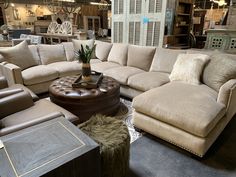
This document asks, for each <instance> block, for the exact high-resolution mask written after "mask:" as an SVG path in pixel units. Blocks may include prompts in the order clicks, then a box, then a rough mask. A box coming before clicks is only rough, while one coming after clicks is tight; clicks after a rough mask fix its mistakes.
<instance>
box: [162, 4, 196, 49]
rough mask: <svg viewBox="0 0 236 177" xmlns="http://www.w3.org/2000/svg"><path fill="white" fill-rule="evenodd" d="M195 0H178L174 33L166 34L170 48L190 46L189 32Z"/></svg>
mask: <svg viewBox="0 0 236 177" xmlns="http://www.w3.org/2000/svg"><path fill="white" fill-rule="evenodd" d="M192 12H193V0H177V1H176V6H175V17H174V24H173V34H172V35H168V36H165V38H166V39H165V41H166V44H167V45H168V47H169V48H189V47H190V46H189V34H190V27H191V23H192V22H191V21H192Z"/></svg>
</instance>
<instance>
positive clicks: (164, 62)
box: [150, 47, 186, 73]
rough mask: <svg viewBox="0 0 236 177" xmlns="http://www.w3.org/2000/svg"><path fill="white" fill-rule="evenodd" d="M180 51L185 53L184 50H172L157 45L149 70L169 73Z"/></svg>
mask: <svg viewBox="0 0 236 177" xmlns="http://www.w3.org/2000/svg"><path fill="white" fill-rule="evenodd" d="M180 53H186V50H173V49H164V48H159V47H158V48H157V49H156V53H155V55H154V58H153V61H152V64H151V68H150V71H160V72H166V73H171V71H172V69H173V66H174V64H175V61H176V59H177V56H178V55H179V54H180Z"/></svg>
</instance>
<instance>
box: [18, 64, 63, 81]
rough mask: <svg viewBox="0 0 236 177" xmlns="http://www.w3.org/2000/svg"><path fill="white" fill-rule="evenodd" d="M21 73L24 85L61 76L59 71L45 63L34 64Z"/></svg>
mask: <svg viewBox="0 0 236 177" xmlns="http://www.w3.org/2000/svg"><path fill="white" fill-rule="evenodd" d="M21 73H22V78H23V82H24V85H34V84H38V83H42V82H47V81H51V80H54V79H56V78H58V76H59V73H58V72H57V71H56V70H55V69H54V68H50V67H48V66H45V65H38V66H33V67H30V68H28V69H25V70H24V71H22V72H21Z"/></svg>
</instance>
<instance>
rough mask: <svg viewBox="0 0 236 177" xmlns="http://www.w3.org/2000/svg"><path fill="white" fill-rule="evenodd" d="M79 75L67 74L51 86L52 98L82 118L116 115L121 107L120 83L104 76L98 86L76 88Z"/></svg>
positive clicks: (50, 93) (81, 120)
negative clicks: (74, 84)
mask: <svg viewBox="0 0 236 177" xmlns="http://www.w3.org/2000/svg"><path fill="white" fill-rule="evenodd" d="M77 79H78V76H67V77H63V78H60V79H58V80H56V81H54V82H53V83H52V84H51V85H50V86H49V96H50V100H51V101H52V102H54V103H55V104H57V105H59V106H61V107H63V108H65V109H66V110H68V111H70V112H72V113H73V114H75V115H77V116H78V117H79V118H80V122H84V121H86V120H88V119H89V118H90V117H91V116H92V115H95V114H98V113H100V114H103V115H115V113H116V112H117V111H118V109H119V107H120V86H119V85H120V84H119V83H118V82H117V81H116V80H114V79H113V78H111V77H107V76H104V77H103V78H102V80H101V81H100V83H99V84H98V87H97V88H93V89H86V88H79V87H78V88H74V87H73V86H72V84H73V83H74V82H75V81H76V80H77Z"/></svg>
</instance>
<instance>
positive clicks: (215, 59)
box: [203, 54, 236, 91]
mask: <svg viewBox="0 0 236 177" xmlns="http://www.w3.org/2000/svg"><path fill="white" fill-rule="evenodd" d="M235 78H236V56H235V55H229V54H213V55H211V60H210V62H209V63H208V64H207V65H206V67H205V69H204V72H203V82H204V83H205V84H206V85H208V86H209V87H211V88H213V89H214V90H216V91H219V90H220V87H221V86H222V85H223V84H224V83H226V82H227V81H228V80H230V79H235Z"/></svg>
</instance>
